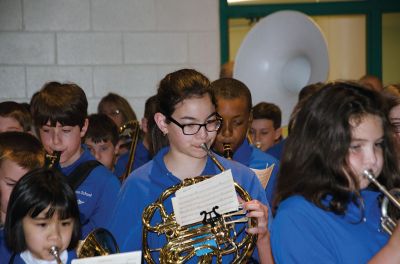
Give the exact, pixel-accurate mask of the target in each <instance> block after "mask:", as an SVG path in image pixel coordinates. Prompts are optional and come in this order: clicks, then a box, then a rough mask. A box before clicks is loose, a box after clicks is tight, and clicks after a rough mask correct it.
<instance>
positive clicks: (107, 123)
mask: <svg viewBox="0 0 400 264" xmlns="http://www.w3.org/2000/svg"><path fill="white" fill-rule="evenodd" d="M118 139H119V135H118V127H117V125H116V124H115V123H114V121H112V119H111V118H109V117H108V116H107V115H105V114H93V115H90V116H89V127H88V130H87V132H86V135H85V144H86V145H87V147H88V149H89V150H90V152H91V153H92V155H93V156H94V157H95V158H96V159H97V160H98V161H100V162H101V163H102V164H103V165H104V166H106V167H107V168H108V169H109V170H111V171H113V170H114V165H115V158H116V156H117V153H118V148H119V145H118Z"/></svg>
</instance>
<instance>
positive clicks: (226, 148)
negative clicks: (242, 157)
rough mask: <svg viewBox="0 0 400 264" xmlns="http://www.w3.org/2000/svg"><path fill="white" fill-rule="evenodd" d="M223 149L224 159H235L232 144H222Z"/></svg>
mask: <svg viewBox="0 0 400 264" xmlns="http://www.w3.org/2000/svg"><path fill="white" fill-rule="evenodd" d="M222 146H223V148H224V151H223V152H224V153H223V155H224V157H225V158H227V159H229V160H231V159H232V157H233V150H232V146H231V144H230V143H223V144H222Z"/></svg>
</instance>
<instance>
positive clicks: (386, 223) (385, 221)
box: [363, 170, 400, 235]
mask: <svg viewBox="0 0 400 264" xmlns="http://www.w3.org/2000/svg"><path fill="white" fill-rule="evenodd" d="M363 175H364V176H365V177H366V178H367V179H368V180H369V181H370V182H372V183H373V184H374V185H375V186H376V187H378V189H379V190H380V191H381V192H382V193H383V194H384V195H385V198H384V199H383V202H382V205H381V210H382V218H381V225H382V228H383V229H384V230H385V231H386V232H387V233H388V234H389V235H392V233H393V230H394V228H395V227H396V225H397V224H396V222H397V220H396V221H395V220H393V219H392V218H390V217H389V216H388V215H387V206H388V203H389V201H388V200H390V201H391V202H392V203H393V204H394V205H395V206H396V208H397V209H400V201H399V200H398V199H397V198H396V197H395V196H394V195H392V193H394V192H397V193H399V192H400V190H399V189H392V190H390V191H388V190H387V189H386V187H385V186H383V185H382V184H380V183H379V182H378V181H377V180H376V178H375V176H374V175H373V174H372V172H371V171H370V170H364V171H363Z"/></svg>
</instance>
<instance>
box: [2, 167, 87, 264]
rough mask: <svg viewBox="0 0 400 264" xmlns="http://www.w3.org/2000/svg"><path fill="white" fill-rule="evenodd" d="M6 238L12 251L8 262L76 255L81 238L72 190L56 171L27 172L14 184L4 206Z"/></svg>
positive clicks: (68, 260) (50, 260)
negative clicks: (53, 251)
mask: <svg viewBox="0 0 400 264" xmlns="http://www.w3.org/2000/svg"><path fill="white" fill-rule="evenodd" d="M4 232H5V239H6V243H7V246H8V247H9V249H10V250H11V251H12V252H14V255H13V257H12V258H11V260H10V262H9V263H14V264H17V263H42V264H45V263H49V264H50V263H57V261H56V260H55V256H54V254H52V253H51V248H52V247H53V249H54V248H56V250H57V252H58V255H59V258H60V260H61V262H62V263H64V264H68V263H71V260H72V259H74V258H76V254H75V251H74V249H75V248H76V246H77V243H78V240H79V237H80V223H79V209H78V204H77V202H76V197H75V193H74V191H73V190H72V189H71V188H70V186H69V185H68V184H67V182H66V181H65V177H64V176H63V175H61V174H60V173H59V172H57V171H55V170H48V169H36V170H33V171H31V172H28V173H27V174H26V175H25V176H23V177H22V178H21V179H20V180H19V181H18V182H17V184H16V185H15V187H14V189H13V191H12V193H11V196H10V201H9V204H8V208H7V216H6V222H5V229H4Z"/></svg>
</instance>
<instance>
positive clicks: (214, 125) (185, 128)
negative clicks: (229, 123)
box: [167, 115, 222, 135]
mask: <svg viewBox="0 0 400 264" xmlns="http://www.w3.org/2000/svg"><path fill="white" fill-rule="evenodd" d="M167 119H168V120H169V121H171V122H172V123H174V124H175V125H177V126H178V127H180V128H181V129H182V132H183V134H184V135H194V134H197V132H199V131H200V128H201V127H205V129H206V130H207V131H208V132H214V131H217V130H218V129H219V128H220V126H221V124H222V118H221V117H220V116H218V115H215V119H212V120H208V121H207V122H205V123H204V124H184V125H182V124H181V123H179V122H178V121H176V120H175V119H173V118H172V117H171V116H169V117H167Z"/></svg>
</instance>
